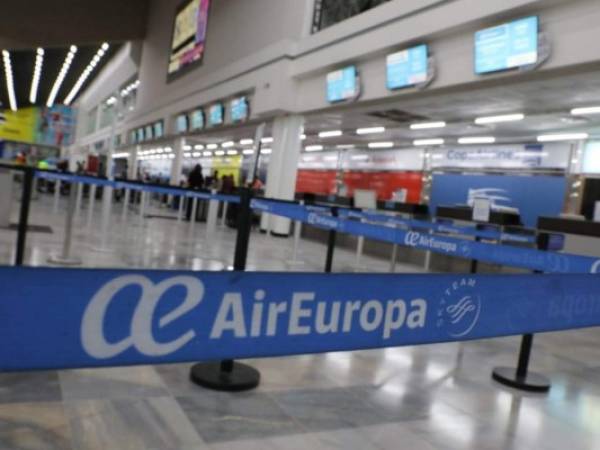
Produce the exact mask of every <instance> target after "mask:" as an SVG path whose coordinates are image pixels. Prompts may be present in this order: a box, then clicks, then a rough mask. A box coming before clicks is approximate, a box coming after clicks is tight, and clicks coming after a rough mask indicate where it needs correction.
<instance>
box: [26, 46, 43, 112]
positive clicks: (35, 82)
mask: <svg viewBox="0 0 600 450" xmlns="http://www.w3.org/2000/svg"><path fill="white" fill-rule="evenodd" d="M43 65H44V49H43V48H38V49H37V51H36V54H35V66H34V68H33V79H32V80H31V89H30V91H29V102H30V103H32V104H35V102H36V101H37V93H38V88H39V85H40V78H41V76H42V66H43Z"/></svg>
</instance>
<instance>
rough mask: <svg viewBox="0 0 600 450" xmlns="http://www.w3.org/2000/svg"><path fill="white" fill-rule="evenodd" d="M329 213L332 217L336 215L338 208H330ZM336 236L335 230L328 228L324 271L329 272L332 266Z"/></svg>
mask: <svg viewBox="0 0 600 450" xmlns="http://www.w3.org/2000/svg"><path fill="white" fill-rule="evenodd" d="M331 215H332V216H333V217H337V216H338V209H337V207H336V206H334V207H333V208H331ZM336 238H337V232H336V231H335V230H329V237H328V239H327V259H326V260H325V273H331V270H332V268H333V252H334V250H335V240H336Z"/></svg>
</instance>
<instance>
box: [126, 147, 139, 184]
mask: <svg viewBox="0 0 600 450" xmlns="http://www.w3.org/2000/svg"><path fill="white" fill-rule="evenodd" d="M141 150H142V146H141V145H135V146H133V147H132V148H131V151H130V152H129V159H128V161H127V170H128V172H127V178H128V179H130V180H137V171H138V165H139V162H140V160H139V154H140V151H141Z"/></svg>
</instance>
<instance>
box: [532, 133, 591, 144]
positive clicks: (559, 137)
mask: <svg viewBox="0 0 600 450" xmlns="http://www.w3.org/2000/svg"><path fill="white" fill-rule="evenodd" d="M588 137H590V135H589V134H587V133H565V134H542V135H541V136H538V138H537V140H538V142H556V141H582V140H584V139H587V138H588Z"/></svg>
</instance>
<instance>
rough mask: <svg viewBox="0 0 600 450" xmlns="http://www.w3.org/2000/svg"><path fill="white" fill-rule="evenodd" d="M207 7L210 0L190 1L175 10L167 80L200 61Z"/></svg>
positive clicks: (202, 52) (206, 21) (206, 20)
mask: <svg viewBox="0 0 600 450" xmlns="http://www.w3.org/2000/svg"><path fill="white" fill-rule="evenodd" d="M209 7H210V0H191V1H188V2H186V3H183V4H182V5H181V6H180V7H179V8H178V9H177V14H176V16H175V24H174V26H173V38H172V40H171V55H170V58H169V69H168V76H169V78H171V77H173V76H175V75H176V74H178V73H179V72H180V71H181V70H182V69H184V68H187V67H191V66H192V65H194V64H195V63H199V62H200V61H201V60H202V57H203V56H204V44H205V40H206V27H207V23H208V10H209Z"/></svg>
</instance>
